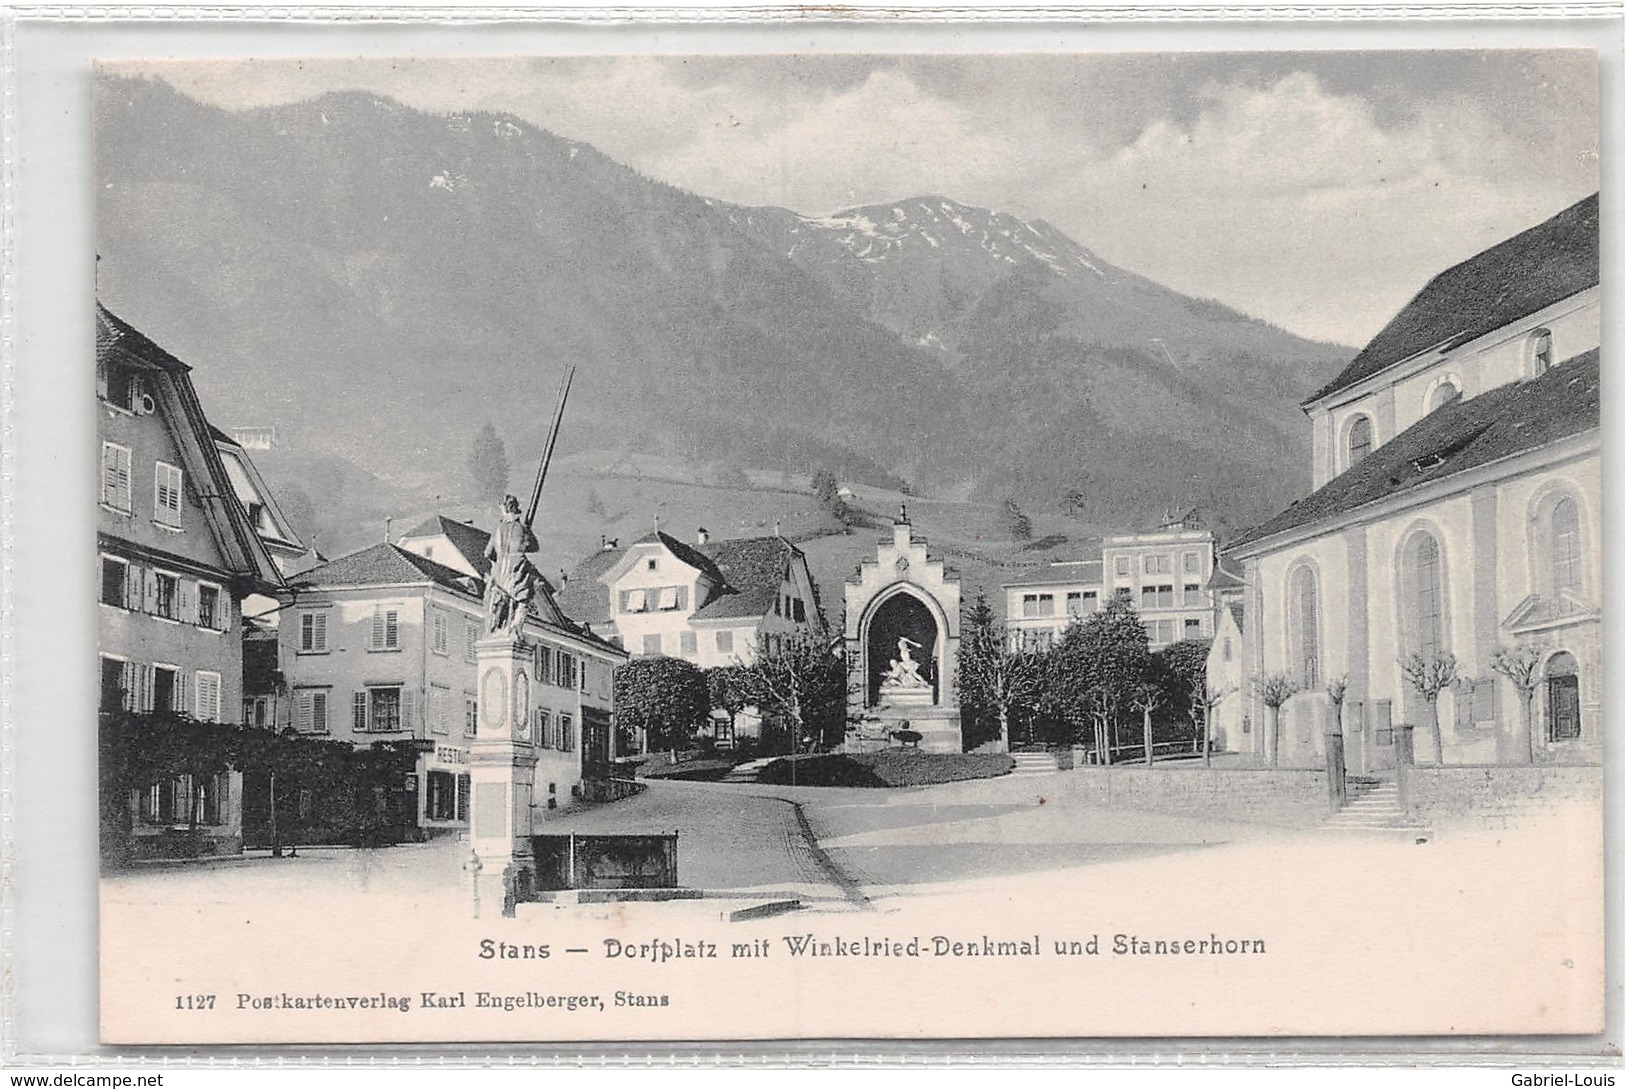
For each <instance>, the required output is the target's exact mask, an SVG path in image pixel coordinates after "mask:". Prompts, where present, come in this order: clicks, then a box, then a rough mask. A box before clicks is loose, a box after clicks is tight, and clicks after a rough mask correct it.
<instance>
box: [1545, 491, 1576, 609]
mask: <svg viewBox="0 0 1625 1089" xmlns="http://www.w3.org/2000/svg"><path fill="white" fill-rule="evenodd" d="M1550 519H1551V523H1550V534H1551V538H1550V540H1551V544H1550V552H1549V555H1550V556H1551V563H1552V591H1553V592H1554V593H1556V592H1557V591H1559V590H1575V591H1578V590H1579V589H1580V508H1579V506H1578V505H1577V504H1576V503H1575V502H1574V498H1573V497H1572V496H1567V495H1565V496H1564V497H1563V498H1561V499H1559V500H1558V501H1557V502H1556V503H1554V504H1552V511H1551V515H1550Z"/></svg>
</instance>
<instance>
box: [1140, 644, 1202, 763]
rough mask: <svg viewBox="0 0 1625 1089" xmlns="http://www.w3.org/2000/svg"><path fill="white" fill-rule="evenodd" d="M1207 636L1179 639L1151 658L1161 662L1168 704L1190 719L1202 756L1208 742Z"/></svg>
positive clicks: (1161, 675)
mask: <svg viewBox="0 0 1625 1089" xmlns="http://www.w3.org/2000/svg"><path fill="white" fill-rule="evenodd" d="M1212 645H1213V644H1212V641H1211V640H1207V639H1181V640H1180V641H1179V642H1177V643H1170V644H1168V645H1167V646H1165V647H1163V648H1162V649H1161V650H1159V651H1157V653H1156V654H1154V655H1153V656H1152V657H1153V658H1155V659H1156V660H1157V661H1158V662H1159V663H1160V667H1161V668H1160V670H1159V673H1160V677H1161V679H1162V681H1163V683H1164V686H1165V687H1166V689H1167V692H1168V706H1169V708H1170V709H1171V710H1173V711H1175V712H1176V713H1179V714H1183V715H1184V716H1185V717H1186V718H1187V719H1189V720H1190V724H1191V732H1192V734H1193V735H1194V736H1195V738H1196V743H1197V744H1199V745H1201V746H1202V749H1203V753H1204V759H1206V750H1207V749H1208V745H1207V743H1206V738H1207V728H1206V727H1207V715H1208V704H1209V700H1208V685H1207V654H1208V650H1209V649H1210V648H1211V647H1212Z"/></svg>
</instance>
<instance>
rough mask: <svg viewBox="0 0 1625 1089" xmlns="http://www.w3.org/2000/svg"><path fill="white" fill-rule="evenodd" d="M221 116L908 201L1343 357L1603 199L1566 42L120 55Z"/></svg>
mask: <svg viewBox="0 0 1625 1089" xmlns="http://www.w3.org/2000/svg"><path fill="white" fill-rule="evenodd" d="M131 68H134V69H135V70H138V71H142V72H145V73H149V74H151V73H156V74H159V75H161V76H162V77H163V78H164V79H166V80H168V81H169V82H171V83H172V84H174V85H175V86H176V87H178V88H179V89H181V90H182V91H184V92H186V93H189V94H192V95H194V96H195V97H198V98H201V99H203V100H205V101H210V102H214V103H215V104H217V105H222V106H226V107H228V108H242V107H245V106H255V105H266V104H270V103H274V102H284V101H290V100H293V99H297V98H308V97H312V96H314V95H316V94H319V93H321V92H322V91H324V90H329V89H338V88H349V89H361V90H368V91H373V92H375V93H379V94H385V95H389V96H391V97H394V98H396V99H398V100H399V101H401V102H403V103H405V104H407V105H409V106H414V107H416V108H419V109H424V110H431V111H451V110H459V111H462V110H474V109H480V110H493V111H505V112H510V113H513V114H516V115H517V116H519V117H522V118H524V119H525V120H527V121H529V122H531V123H533V124H536V125H538V126H541V127H543V128H547V129H550V130H552V131H554V132H557V133H559V134H561V135H564V136H567V137H570V138H572V139H577V140H581V141H584V142H587V143H590V144H592V145H594V146H595V147H597V148H598V149H599V150H600V151H602V152H604V153H605V154H606V155H608V156H610V157H611V158H613V159H616V160H618V161H620V162H623V163H626V164H627V165H629V166H632V167H635V168H636V169H638V170H640V171H642V172H644V173H646V174H649V175H651V176H654V177H657V178H661V179H662V180H665V181H668V182H671V183H673V184H676V185H680V186H683V187H684V188H688V189H691V190H693V191H695V192H697V193H701V194H703V195H705V196H709V197H716V198H720V199H723V200H728V201H733V202H737V203H742V204H773V205H782V206H785V207H789V208H793V209H795V210H797V211H801V212H806V213H823V212H829V211H833V210H835V209H837V208H840V207H844V206H850V205H854V204H865V203H879V202H883V201H889V200H896V199H901V198H903V197H907V196H913V195H917V194H922V193H942V194H944V195H947V196H952V197H954V198H955V199H958V200H962V201H965V202H967V203H971V204H981V205H986V206H988V207H992V208H996V209H1000V210H1004V211H1010V212H1014V213H1016V214H1018V215H1023V216H1027V217H1029V218H1034V217H1043V218H1045V219H1048V220H1049V221H1050V222H1052V223H1054V224H1055V225H1056V226H1058V227H1059V228H1060V229H1062V230H1064V231H1066V232H1067V233H1068V234H1071V235H1072V236H1073V237H1074V238H1076V239H1077V240H1078V241H1079V242H1081V243H1083V244H1085V245H1087V246H1089V247H1091V248H1093V249H1095V250H1096V251H1097V252H1099V253H1100V254H1101V255H1102V256H1103V257H1105V258H1107V259H1108V260H1111V261H1114V262H1116V263H1118V264H1120V265H1123V266H1124V267H1126V268H1129V269H1132V270H1134V271H1136V272H1139V273H1142V274H1144V275H1147V276H1150V277H1151V278H1153V279H1155V280H1158V281H1160V282H1163V283H1165V284H1167V285H1169V286H1171V287H1174V288H1177V289H1179V290H1182V291H1185V292H1188V293H1190V294H1194V295H1199V296H1206V297H1212V298H1217V299H1220V300H1222V301H1224V302H1227V303H1229V304H1231V305H1233V306H1236V307H1238V308H1240V309H1242V310H1244V311H1246V312H1248V313H1251V314H1255V315H1257V316H1260V317H1264V318H1266V319H1269V320H1271V321H1275V322H1277V323H1279V324H1282V325H1285V326H1286V327H1288V328H1291V329H1293V330H1294V331H1299V332H1304V333H1308V334H1310V335H1315V336H1321V337H1326V338H1330V339H1338V340H1342V341H1344V342H1347V343H1360V342H1363V341H1364V340H1365V339H1366V338H1368V337H1369V336H1370V335H1371V334H1372V333H1373V332H1375V330H1376V329H1377V328H1378V327H1380V326H1381V325H1382V324H1383V322H1385V321H1386V320H1387V318H1388V317H1390V316H1391V315H1392V313H1393V312H1394V311H1395V310H1396V309H1398V307H1400V306H1401V305H1403V304H1404V302H1405V301H1406V300H1407V299H1408V298H1409V296H1410V294H1411V293H1413V292H1414V291H1415V290H1416V289H1417V288H1418V287H1419V286H1420V285H1421V284H1422V283H1423V282H1425V281H1426V279H1427V278H1428V277H1430V276H1432V275H1433V274H1435V273H1437V272H1438V271H1440V270H1441V269H1443V268H1445V267H1447V266H1448V265H1450V264H1452V263H1454V262H1456V261H1459V260H1461V259H1463V258H1465V257H1467V256H1470V255H1471V254H1472V253H1474V252H1476V251H1477V250H1479V249H1481V248H1483V247H1484V246H1487V245H1489V244H1491V243H1493V242H1495V241H1498V240H1499V239H1501V238H1504V237H1507V236H1508V235H1510V234H1513V233H1515V232H1516V231H1518V230H1521V229H1523V228H1525V227H1528V226H1530V225H1532V224H1534V223H1537V222H1539V221H1540V220H1541V219H1543V218H1545V217H1546V216H1549V215H1551V214H1553V213H1554V212H1556V211H1558V210H1559V209H1561V208H1562V207H1564V206H1565V205H1567V204H1569V203H1571V202H1573V201H1574V200H1578V199H1579V198H1580V197H1583V196H1585V195H1586V194H1587V193H1590V192H1592V191H1593V190H1595V189H1596V188H1597V184H1598V167H1597V159H1596V133H1597V114H1596V99H1595V87H1596V83H1595V78H1594V77H1595V59H1594V57H1591V56H1590V55H1588V54H1585V53H1581V52H1547V53H1512V54H1510V55H1509V54H1503V53H1494V52H1489V53H1475V54H1471V55H1463V56H1458V55H1455V54H1452V55H1449V56H1446V57H1445V58H1443V59H1442V60H1441V59H1440V58H1439V57H1438V56H1436V55H1433V54H1426V53H1421V54H1418V53H1410V54H1404V53H1390V54H1353V53H1347V54H1330V55H1324V56H1323V55H1317V54H1295V55H1294V54H1271V55H1267V56H1262V57H1261V56H1259V55H1255V56H1251V57H1242V56H1231V55H1225V54H1200V55H1194V54H1165V55H1102V56H1090V55H1073V56H1068V55H1059V54H1048V55H1028V56H1021V55H1003V56H994V55H984V56H954V55H938V56H925V55H916V56H910V57H885V56H862V55H840V56H817V55H809V56H799V57H766V56H761V57H750V56H746V57H719V56H710V57H693V58H684V57H658V56H600V57H568V58H456V59H447V58H432V59H404V60H393V61H389V60H376V59H373V60H354V59H340V58H329V59H315V60H307V61H286V60H280V61H263V62H261V61H230V62H185V63H179V64H176V63H162V62H160V63H153V64H144V65H134V66H131V65H126V66H124V69H125V70H130V69H131Z"/></svg>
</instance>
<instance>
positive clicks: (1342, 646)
mask: <svg viewBox="0 0 1625 1089" xmlns="http://www.w3.org/2000/svg"><path fill="white" fill-rule="evenodd" d="M1600 307H1601V289H1600V285H1599V264H1598V199H1597V197H1596V196H1595V195H1593V196H1591V197H1588V198H1587V199H1585V200H1582V201H1580V202H1579V203H1578V204H1576V205H1574V206H1573V207H1570V208H1568V209H1566V210H1565V211H1563V212H1560V213H1559V214H1557V215H1556V216H1554V217H1552V218H1551V219H1549V220H1547V221H1546V222H1544V223H1541V224H1539V225H1538V226H1535V227H1533V228H1531V229H1529V230H1527V231H1524V232H1523V233H1521V234H1518V235H1516V236H1514V237H1512V238H1509V239H1507V240H1505V241H1503V242H1501V243H1499V244H1498V245H1495V246H1492V247H1491V248H1489V249H1487V250H1485V251H1484V252H1482V253H1480V254H1478V255H1476V256H1474V257H1471V258H1469V259H1467V260H1466V261H1463V262H1461V263H1460V264H1458V265H1456V266H1454V267H1452V268H1450V269H1447V270H1445V271H1444V272H1441V273H1440V274H1439V275H1437V276H1436V277H1434V278H1433V280H1431V281H1430V282H1429V283H1428V284H1427V285H1426V286H1425V287H1423V288H1422V290H1421V291H1420V292H1419V293H1418V294H1417V295H1416V297H1415V298H1414V299H1412V300H1411V302H1410V303H1409V305H1407V306H1406V307H1405V308H1404V309H1403V310H1401V311H1400V312H1399V313H1398V314H1397V315H1396V316H1395V317H1394V318H1393V319H1392V320H1391V321H1390V322H1389V323H1388V324H1387V325H1386V326H1385V327H1384V328H1383V329H1382V330H1381V331H1380V332H1379V333H1378V334H1377V335H1376V336H1375V337H1374V338H1373V339H1372V340H1371V342H1370V343H1369V344H1367V345H1366V347H1365V348H1364V349H1363V350H1362V351H1361V352H1360V353H1359V354H1358V355H1357V356H1355V358H1354V359H1353V360H1352V361H1351V362H1350V363H1349V364H1348V366H1347V367H1345V368H1344V370H1343V372H1342V373H1341V374H1339V375H1338V376H1337V377H1336V378H1335V379H1333V380H1332V381H1331V382H1330V383H1329V384H1328V385H1326V386H1325V387H1324V388H1323V389H1321V390H1319V391H1318V392H1316V393H1315V394H1314V395H1313V396H1312V397H1310V398H1309V399H1308V400H1307V401H1306V402H1304V405H1303V408H1304V411H1305V413H1306V414H1307V415H1308V416H1309V419H1310V421H1311V425H1312V429H1313V443H1314V446H1313V450H1314V453H1313V457H1314V465H1313V479H1314V484H1315V489H1316V490H1315V491H1314V492H1312V493H1311V494H1310V495H1308V496H1306V497H1304V498H1303V499H1301V500H1299V501H1298V502H1296V503H1294V504H1293V505H1292V506H1291V507H1289V508H1288V509H1286V510H1284V511H1282V512H1281V513H1280V514H1278V515H1276V516H1275V517H1274V518H1271V519H1270V520H1269V521H1267V522H1265V523H1263V524H1262V525H1260V526H1257V527H1256V528H1254V529H1252V530H1250V531H1248V532H1247V533H1245V534H1243V535H1242V536H1241V537H1240V538H1239V539H1238V540H1236V541H1235V542H1233V543H1232V544H1231V546H1230V547H1229V549H1228V551H1227V560H1228V561H1230V562H1232V563H1235V564H1239V565H1240V567H1241V568H1242V572H1243V573H1242V579H1241V581H1242V583H1243V599H1244V615H1243V618H1241V623H1239V624H1238V625H1236V627H1235V629H1234V630H1227V631H1226V632H1225V634H1226V635H1228V636H1229V637H1230V638H1231V639H1232V640H1233V639H1237V638H1239V639H1245V641H1246V646H1245V648H1244V651H1242V650H1239V649H1238V648H1236V647H1235V646H1233V645H1232V648H1231V653H1232V655H1233V656H1242V657H1244V658H1245V660H1246V661H1247V662H1248V664H1249V668H1250V669H1251V671H1252V674H1253V681H1254V683H1253V684H1252V685H1250V686H1249V689H1250V691H1248V692H1247V693H1246V695H1245V696H1244V698H1245V699H1246V700H1247V701H1248V702H1249V704H1250V707H1249V708H1248V711H1247V713H1246V714H1245V715H1235V714H1232V717H1234V718H1235V720H1236V721H1237V722H1238V723H1239V722H1241V721H1243V720H1245V721H1246V722H1248V723H1249V724H1250V725H1251V728H1250V729H1249V730H1247V731H1246V732H1244V733H1242V734H1239V735H1238V734H1236V733H1234V732H1233V731H1226V733H1227V735H1228V738H1227V739H1228V741H1229V742H1230V745H1229V747H1231V748H1240V749H1242V750H1243V751H1250V752H1253V753H1255V754H1257V755H1260V756H1262V755H1264V754H1266V753H1267V752H1268V751H1269V750H1268V748H1267V746H1269V744H1270V739H1269V738H1268V737H1266V733H1267V729H1266V728H1265V725H1264V724H1265V723H1266V722H1267V718H1266V708H1265V707H1264V703H1263V699H1262V697H1261V696H1260V695H1259V692H1258V687H1259V686H1258V684H1257V681H1258V680H1259V679H1260V678H1266V677H1271V676H1277V677H1280V676H1284V677H1285V678H1286V679H1287V680H1288V681H1290V684H1291V686H1292V687H1293V688H1294V689H1295V693H1294V694H1293V695H1292V696H1291V697H1290V698H1289V699H1288V700H1287V701H1286V703H1285V704H1283V705H1282V706H1281V709H1280V738H1279V760H1280V763H1282V764H1296V765H1299V766H1310V765H1315V764H1318V763H1319V762H1320V761H1321V760H1322V759H1323V757H1322V755H1321V754H1322V751H1323V749H1322V746H1323V733H1324V730H1325V728H1326V727H1327V726H1328V725H1329V724H1330V721H1331V717H1332V715H1333V713H1334V702H1333V700H1332V695H1331V693H1332V692H1335V691H1337V690H1338V689H1339V687H1340V686H1342V685H1346V692H1345V694H1344V697H1343V705H1342V721H1343V724H1344V735H1345V749H1346V752H1347V754H1348V766H1349V770H1350V771H1351V772H1354V773H1360V774H1367V773H1372V774H1378V775H1380V774H1381V773H1382V772H1383V771H1384V770H1386V769H1388V768H1391V767H1393V765H1394V761H1395V756H1396V751H1395V739H1396V726H1398V725H1400V724H1410V725H1412V726H1414V727H1415V728H1416V729H1415V734H1414V749H1415V754H1414V755H1415V761H1416V762H1417V763H1418V764H1458V765H1460V764H1474V765H1484V764H1516V763H1529V762H1531V761H1533V762H1537V763H1581V764H1589V763H1596V762H1598V761H1600V759H1601V753H1602V739H1601V731H1602V726H1603V723H1602V717H1601V695H1602V678H1601V670H1602V648H1601V602H1602V571H1601V569H1600V563H1601V557H1602V507H1601V502H1602V480H1601V432H1600V430H1599V420H1600V414H1599V394H1598V382H1599V346H1600V342H1601V312H1600ZM1223 642H1225V640H1221V641H1220V642H1216V643H1215V653H1217V652H1218V650H1219V647H1220V646H1221V644H1222V643H1223ZM1516 657H1523V658H1525V659H1527V660H1529V661H1531V662H1532V663H1533V675H1532V676H1531V677H1530V678H1529V684H1528V686H1526V687H1524V688H1522V689H1520V687H1519V686H1518V685H1516V684H1515V683H1514V682H1513V681H1512V680H1511V679H1509V677H1508V676H1507V675H1506V674H1504V673H1503V672H1501V671H1499V670H1498V669H1497V664H1498V662H1499V663H1500V664H1502V665H1503V666H1504V665H1505V664H1506V663H1507V661H1508V659H1509V658H1516ZM1407 667H1408V668H1407ZM1427 671H1431V672H1432V673H1433V674H1434V676H1435V680H1436V681H1440V680H1446V681H1448V682H1449V683H1446V684H1444V685H1443V687H1442V689H1440V690H1439V691H1438V692H1437V694H1436V698H1433V699H1430V698H1429V692H1428V691H1427V690H1426V689H1427V688H1429V687H1434V685H1423V686H1419V685H1418V684H1417V683H1415V681H1416V678H1417V676H1418V675H1419V672H1427ZM1525 694H1528V695H1529V696H1530V697H1531V698H1530V699H1529V700H1528V703H1527V704H1525V703H1524V696H1525ZM1526 707H1528V708H1529V711H1530V713H1529V714H1528V715H1527V716H1526V714H1525V708H1526ZM1234 710H1239V708H1238V709H1233V711H1234ZM1526 717H1527V718H1528V720H1529V721H1530V725H1529V726H1528V727H1526V726H1525V720H1526ZM1237 742H1240V744H1237Z"/></svg>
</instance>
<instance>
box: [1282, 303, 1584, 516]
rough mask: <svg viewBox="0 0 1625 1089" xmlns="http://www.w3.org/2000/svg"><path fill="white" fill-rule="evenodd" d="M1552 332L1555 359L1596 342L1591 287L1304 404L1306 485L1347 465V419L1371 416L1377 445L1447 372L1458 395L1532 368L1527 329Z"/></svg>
mask: <svg viewBox="0 0 1625 1089" xmlns="http://www.w3.org/2000/svg"><path fill="white" fill-rule="evenodd" d="M1536 329H1546V330H1549V331H1550V332H1551V334H1552V360H1553V362H1554V363H1561V362H1562V361H1563V360H1565V359H1571V358H1573V357H1574V356H1576V355H1579V354H1581V353H1582V352H1586V351H1590V350H1591V349H1592V348H1595V347H1596V346H1597V345H1598V344H1599V343H1601V336H1602V312H1601V307H1600V296H1599V294H1598V292H1597V289H1595V288H1592V289H1590V290H1587V291H1582V292H1580V293H1578V294H1576V295H1574V296H1571V297H1570V298H1568V299H1565V300H1563V301H1562V302H1559V303H1556V304H1555V305H1553V306H1549V307H1547V308H1546V309H1544V310H1542V311H1539V312H1538V313H1535V314H1531V315H1529V316H1528V317H1526V318H1522V319H1520V320H1519V321H1516V322H1513V323H1511V324H1510V325H1507V326H1505V327H1503V328H1501V329H1498V330H1496V331H1495V332H1494V333H1491V334H1489V335H1487V336H1483V337H1480V338H1478V339H1477V340H1475V341H1472V342H1471V343H1469V344H1466V345H1463V346H1462V347H1460V348H1457V349H1455V350H1453V351H1451V352H1450V353H1448V354H1447V355H1445V356H1443V357H1442V358H1440V359H1439V360H1438V361H1437V362H1435V363H1433V364H1431V365H1428V366H1425V367H1422V368H1421V369H1419V370H1415V371H1411V372H1405V370H1404V366H1403V365H1402V366H1399V367H1396V368H1395V374H1394V376H1393V377H1392V378H1391V379H1390V380H1388V381H1385V382H1382V383H1380V384H1379V385H1377V386H1375V387H1374V388H1372V389H1371V390H1370V391H1369V392H1367V393H1365V394H1364V395H1362V396H1360V397H1359V398H1358V399H1356V400H1353V401H1350V402H1349V403H1347V404H1341V405H1337V406H1336V407H1331V408H1328V407H1317V408H1314V409H1312V410H1311V414H1310V415H1311V420H1312V424H1311V427H1312V430H1313V455H1312V456H1313V463H1314V487H1316V488H1319V487H1320V486H1321V485H1323V484H1325V483H1326V482H1327V481H1328V480H1330V479H1331V478H1332V477H1334V476H1336V475H1338V474H1339V473H1341V472H1343V471H1344V470H1346V469H1347V468H1348V453H1347V450H1348V446H1347V436H1348V429H1349V424H1350V422H1351V421H1352V419H1353V418H1354V417H1355V416H1357V415H1361V414H1365V415H1368V416H1370V417H1371V419H1372V423H1373V435H1372V440H1373V446H1380V445H1381V444H1383V443H1385V442H1387V441H1389V440H1390V439H1392V438H1393V437H1394V436H1395V435H1397V434H1399V433H1400V432H1401V431H1403V430H1405V429H1406V428H1407V427H1409V426H1410V425H1411V424H1413V423H1415V422H1416V421H1417V420H1419V419H1421V418H1422V417H1423V416H1424V415H1426V411H1425V409H1426V406H1427V399H1428V396H1429V394H1430V392H1431V391H1432V389H1433V387H1434V386H1435V385H1436V383H1437V382H1438V381H1439V380H1440V379H1442V378H1445V377H1447V376H1449V377H1453V378H1454V379H1455V380H1456V381H1457V385H1458V388H1460V390H1461V394H1462V396H1463V397H1475V396H1477V395H1478V394H1480V393H1483V392H1484V391H1485V390H1489V389H1495V388H1496V387H1498V386H1504V385H1506V384H1508V383H1510V382H1516V381H1519V380H1520V379H1523V378H1528V377H1532V376H1533V373H1534V372H1533V368H1532V363H1533V360H1532V356H1531V352H1530V346H1531V340H1530V334H1531V333H1532V332H1534V331H1535V330H1536Z"/></svg>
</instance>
